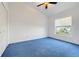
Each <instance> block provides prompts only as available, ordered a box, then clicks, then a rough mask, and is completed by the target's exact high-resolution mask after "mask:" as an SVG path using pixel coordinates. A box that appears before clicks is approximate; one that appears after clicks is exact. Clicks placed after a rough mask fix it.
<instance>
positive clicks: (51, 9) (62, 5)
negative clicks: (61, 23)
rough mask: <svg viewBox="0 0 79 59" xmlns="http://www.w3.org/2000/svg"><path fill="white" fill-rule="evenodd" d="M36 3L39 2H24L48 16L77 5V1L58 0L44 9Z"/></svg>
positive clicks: (78, 3)
mask: <svg viewBox="0 0 79 59" xmlns="http://www.w3.org/2000/svg"><path fill="white" fill-rule="evenodd" d="M38 4H39V2H26V5H29V6H32V7H33V8H35V9H37V10H39V11H40V12H42V13H43V14H44V15H46V16H48V17H50V16H52V15H54V14H57V13H59V12H61V11H64V10H66V9H69V8H72V7H76V6H79V2H58V4H56V5H49V7H48V9H47V10H46V9H45V8H44V7H43V6H40V7H37V5H38Z"/></svg>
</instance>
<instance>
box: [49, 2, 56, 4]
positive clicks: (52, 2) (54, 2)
mask: <svg viewBox="0 0 79 59" xmlns="http://www.w3.org/2000/svg"><path fill="white" fill-rule="evenodd" d="M49 3H50V4H57V2H49Z"/></svg>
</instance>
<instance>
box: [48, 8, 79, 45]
mask: <svg viewBox="0 0 79 59" xmlns="http://www.w3.org/2000/svg"><path fill="white" fill-rule="evenodd" d="M67 16H72V34H71V35H67V36H60V35H57V34H55V25H54V22H55V19H60V18H64V17H67ZM48 35H49V37H53V38H57V39H60V40H64V41H68V42H72V43H76V44H79V7H77V6H76V7H74V8H71V9H68V10H64V11H62V12H60V13H58V14H56V15H53V16H52V17H51V18H49V30H48Z"/></svg>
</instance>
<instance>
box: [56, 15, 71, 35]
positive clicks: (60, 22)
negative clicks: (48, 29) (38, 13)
mask: <svg viewBox="0 0 79 59" xmlns="http://www.w3.org/2000/svg"><path fill="white" fill-rule="evenodd" d="M71 27H72V17H71V16H69V17H65V18H61V19H56V20H55V34H59V35H67V34H71Z"/></svg>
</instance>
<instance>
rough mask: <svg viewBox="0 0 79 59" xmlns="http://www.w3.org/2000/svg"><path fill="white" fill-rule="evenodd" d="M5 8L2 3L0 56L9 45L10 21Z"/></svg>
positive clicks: (0, 12) (0, 11)
mask: <svg viewBox="0 0 79 59" xmlns="http://www.w3.org/2000/svg"><path fill="white" fill-rule="evenodd" d="M7 13H8V12H7V10H6V8H5V6H4V5H3V4H2V3H0V56H1V55H2V53H3V52H4V50H5V49H6V47H7V45H8V19H7Z"/></svg>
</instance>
